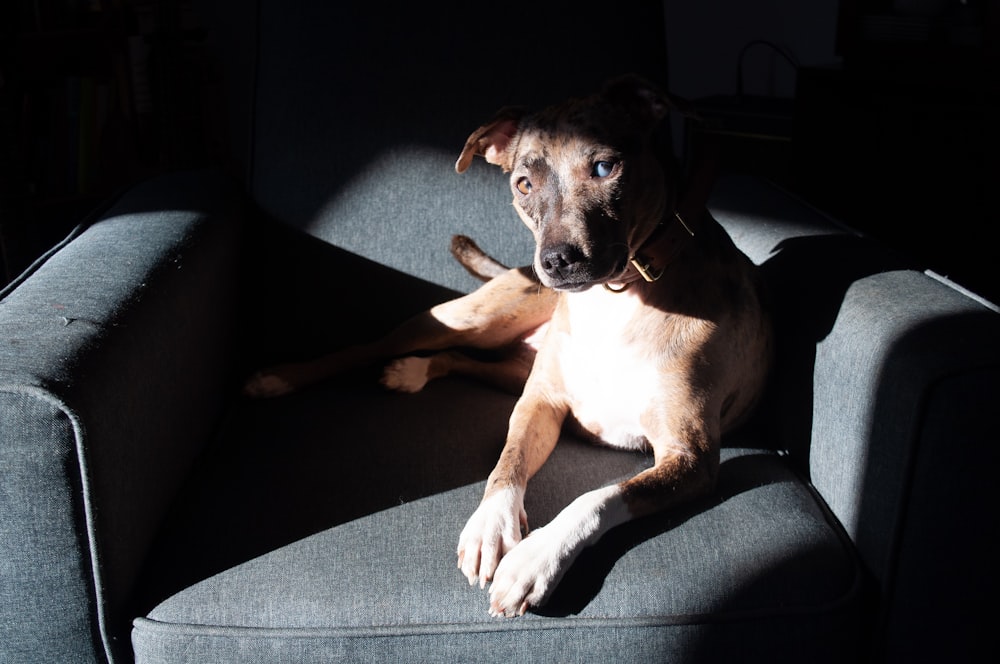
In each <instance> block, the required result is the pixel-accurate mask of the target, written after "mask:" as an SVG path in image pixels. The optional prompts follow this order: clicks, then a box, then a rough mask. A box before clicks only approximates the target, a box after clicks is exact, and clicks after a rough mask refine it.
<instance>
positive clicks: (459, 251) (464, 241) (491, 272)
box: [451, 235, 510, 281]
mask: <svg viewBox="0 0 1000 664" xmlns="http://www.w3.org/2000/svg"><path fill="white" fill-rule="evenodd" d="M451 255H452V256H454V257H455V260H457V261H458V262H459V263H461V264H462V267H464V268H465V269H466V270H468V271H469V274H471V275H472V276H474V277H475V278H476V279H480V280H482V281H489V280H490V279H492V278H493V277H498V276H500V275H501V274H503V273H504V272H507V271H508V270H510V268H509V267H507V266H506V265H504V264H503V263H501V262H500V261H498V260H496V259H495V258H493V257H492V256H490V255H489V254H487V253H486V252H485V251H483V250H482V249H480V248H479V245H478V244H476V243H475V242H474V241H473V240H472V238H470V237H466V236H465V235H455V236H454V237H452V238H451Z"/></svg>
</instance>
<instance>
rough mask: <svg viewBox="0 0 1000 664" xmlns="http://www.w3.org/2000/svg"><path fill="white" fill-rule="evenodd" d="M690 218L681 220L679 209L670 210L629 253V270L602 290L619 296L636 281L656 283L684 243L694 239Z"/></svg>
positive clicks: (693, 229)
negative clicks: (670, 212)
mask: <svg viewBox="0 0 1000 664" xmlns="http://www.w3.org/2000/svg"><path fill="white" fill-rule="evenodd" d="M694 218H695V217H693V216H689V217H687V218H685V217H684V216H681V213H680V211H679V210H674V213H673V215H671V216H670V217H668V218H667V219H665V220H663V221H661V222H660V223H659V224H657V226H656V228H655V229H653V232H652V233H651V234H650V235H649V237H647V238H646V239H645V240H643V242H642V244H641V245H639V248H638V249H636V250H635V251H634V252H633V253H632V255H631V256H630V257H629V260H628V262H629V266H630V269H629V270H628V271H627V272H626V273H625V274H624V275H622V277H621V278H619V279H616V280H615V281H614V284H615V286H612V285H611V284H609V283H605V284H604V287H605V288H606V289H607V290H609V291H611V292H612V293H621V292H622V291H624V290H626V289H627V288H628V287H629V286H631V285H632V283H633V282H636V281H638V280H639V279H642V280H643V281H645V282H647V283H653V282H655V281H658V280H659V279H660V277H662V276H663V273H664V272H665V271H666V269H667V266H668V265H669V264H670V263H671V262H673V260H674V258H676V256H677V253H678V252H679V251H680V250H681V247H683V245H684V243H685V241H686V240H687V239H688V238H692V237H694V234H695V228H694V225H693V224H692V223H691V221H690V220H691V219H694ZM671 222H673V223H671Z"/></svg>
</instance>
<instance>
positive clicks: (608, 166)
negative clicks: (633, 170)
mask: <svg viewBox="0 0 1000 664" xmlns="http://www.w3.org/2000/svg"><path fill="white" fill-rule="evenodd" d="M614 167H615V165H614V164H613V163H612V162H610V161H599V162H597V163H596V164H594V170H593V172H592V175H593V176H594V177H599V178H606V177H608V176H609V175H611V171H612V170H613V169H614Z"/></svg>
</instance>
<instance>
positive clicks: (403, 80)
mask: <svg viewBox="0 0 1000 664" xmlns="http://www.w3.org/2000/svg"><path fill="white" fill-rule="evenodd" d="M225 5H231V6H232V7H231V9H225V8H224V7H225ZM258 5H259V6H258V7H257V12H258V13H257V16H256V17H251V18H255V19H256V22H257V40H256V44H255V46H256V48H255V50H254V56H253V58H251V57H249V55H248V54H247V53H244V56H243V57H242V58H240V57H235V58H231V60H233V61H238V63H239V64H240V65H242V66H244V71H243V72H242V73H241V74H238V75H236V76H230V79H231V81H235V82H236V83H241V82H242V84H244V86H246V87H248V88H249V87H252V90H247V91H246V94H244V95H243V96H242V97H241V98H242V99H243V100H244V102H245V103H251V102H252V113H253V115H252V122H250V123H248V126H247V127H246V129H247V134H248V135H249V136H250V137H251V139H250V145H249V146H248V147H247V148H246V157H247V158H248V160H249V162H250V163H249V168H248V173H249V176H248V177H249V182H248V186H249V189H250V191H251V193H252V195H253V197H254V199H255V200H256V202H257V203H258V204H259V205H260V206H261V208H262V209H263V210H264V211H265V212H266V213H268V214H269V215H271V216H273V217H276V218H278V219H280V220H282V221H284V222H286V223H288V224H291V225H293V226H296V227H299V228H301V229H304V230H305V231H307V232H308V233H310V234H312V235H315V236H317V237H319V238H322V239H324V240H327V241H328V242H331V243H333V244H336V245H338V246H341V247H344V248H346V249H348V250H350V251H353V252H356V253H359V254H361V255H364V256H366V257H368V258H372V259H374V260H377V261H379V262H382V263H385V264H387V265H390V266H391V267H394V268H397V269H400V270H402V271H405V272H407V273H410V274H413V275H416V276H419V277H422V278H424V279H428V280H430V281H434V282H437V283H441V284H444V285H447V286H450V287H452V288H456V289H459V290H470V289H471V288H473V287H474V286H475V285H476V284H475V282H474V281H473V280H472V278H471V277H469V276H468V275H467V274H466V273H465V272H464V270H462V269H461V268H460V267H459V266H458V265H457V264H455V263H454V261H453V259H452V258H451V257H450V255H449V253H448V243H449V240H450V237H451V235H453V234H455V233H464V234H467V235H470V236H471V237H473V238H475V239H477V241H479V242H480V244H481V245H482V246H483V248H484V249H486V250H487V251H489V252H490V253H493V254H494V255H496V256H497V257H498V258H500V259H501V260H503V261H505V262H508V263H511V264H517V265H523V264H527V263H528V262H529V261H530V259H531V250H532V245H531V237H530V233H528V232H527V231H526V230H525V229H524V228H522V227H521V222H520V221H519V220H518V219H517V216H516V215H515V213H514V211H513V210H512V208H511V205H510V193H509V190H508V188H507V185H506V180H505V176H504V175H503V174H502V173H501V171H500V170H499V169H497V168H496V167H493V166H489V165H487V164H485V163H484V162H482V160H478V159H477V160H476V162H477V163H475V164H474V166H473V168H471V169H470V170H469V171H468V172H466V173H464V174H462V175H458V174H457V173H456V172H455V170H454V162H455V159H456V158H457V156H458V153H459V151H460V150H461V148H462V146H463V144H464V143H465V139H466V138H467V137H468V135H469V134H470V133H471V132H472V131H473V130H475V129H476V128H477V127H479V126H480V125H481V124H484V123H485V122H486V121H487V120H489V119H490V118H491V117H492V116H493V114H494V113H495V112H496V111H497V110H498V109H499V108H501V107H502V106H505V105H522V106H529V107H535V106H540V105H544V104H546V103H550V102H553V101H557V100H559V99H561V98H563V97H566V96H574V95H583V94H589V93H591V92H594V91H596V90H597V89H599V88H600V86H601V85H602V83H603V82H604V81H605V80H607V79H608V78H611V77H613V76H616V75H620V74H623V73H638V74H641V75H643V76H646V77H647V78H649V79H651V80H653V81H655V82H657V83H659V84H661V85H664V86H665V85H666V70H667V61H666V44H665V34H664V33H665V30H664V24H663V11H662V7H661V3H659V2H653V1H650V0H622V1H621V2H617V3H615V4H614V5H613V6H608V5H588V4H587V3H571V2H550V1H547V0H543V1H541V2H534V3H530V4H527V5H524V6H522V7H512V6H505V5H496V4H491V3H464V4H455V3H436V2H429V3H428V2H421V3H379V2H362V3H339V2H328V1H325V0H317V1H313V2H305V1H299V2H289V1H288V0H281V1H278V0H260V2H259V3H258ZM219 7H220V8H222V9H220V10H219V11H218V13H217V15H216V17H215V18H216V23H217V24H218V26H219V28H220V29H222V30H225V28H226V23H227V22H228V21H231V22H233V24H234V25H235V24H238V23H239V22H240V21H238V20H236V16H235V15H236V14H245V13H246V11H247V9H246V5H245V4H242V3H236V2H222V3H221V4H220V5H219ZM230 12H232V14H231V13H230ZM246 48H247V49H249V48H252V47H250V46H246ZM237 50H238V49H237ZM230 55H232V54H230ZM251 60H254V61H255V63H256V71H255V74H254V76H253V77H252V79H251V78H250V77H248V76H247V75H246V72H245V66H246V65H248V64H249V63H250V62H251ZM241 76H242V78H240V77H241ZM236 110H237V112H243V111H247V110H251V109H249V108H246V106H245V105H244V106H243V107H241V108H237V109H236Z"/></svg>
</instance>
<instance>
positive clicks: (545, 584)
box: [490, 444, 718, 617]
mask: <svg viewBox="0 0 1000 664" xmlns="http://www.w3.org/2000/svg"><path fill="white" fill-rule="evenodd" d="M653 447H654V454H655V457H656V461H655V463H654V465H653V467H652V468H649V469H647V470H645V471H643V472H641V473H639V474H638V475H636V476H635V477H633V478H631V479H629V480H626V481H624V482H622V483H620V484H617V485H614V486H608V487H604V488H602V489H596V490H593V491H588V492H587V493H585V494H583V495H582V496H580V497H579V498H577V499H576V500H574V501H573V502H572V503H570V504H569V505H568V506H566V507H565V508H564V509H563V510H562V511H561V512H560V513H559V514H558V515H556V517H555V518H554V519H553V520H552V521H551V522H550V523H548V524H547V525H545V526H544V527H542V528H538V529H537V530H535V531H534V532H532V533H531V534H530V535H529V536H528V537H525V538H524V540H523V541H521V543H520V544H518V545H517V546H516V547H514V548H513V549H512V550H511V551H510V552H509V553H508V554H507V555H506V556H504V558H503V560H501V561H500V564H499V566H498V567H497V570H496V572H495V573H494V575H493V584H492V585H491V586H490V614H491V615H493V616H497V617H500V616H518V615H523V614H524V613H525V611H527V610H528V609H529V608H531V607H535V606H541V605H542V604H544V603H545V602H546V601H548V599H549V596H550V595H551V594H552V592H553V591H554V590H555V588H556V586H557V585H558V584H559V582H560V580H561V579H562V577H563V575H564V574H565V573H566V571H567V570H568V569H569V568H570V566H571V565H572V564H573V562H574V561H575V560H576V558H577V556H578V555H579V554H580V552H581V551H583V550H584V549H585V548H586V547H588V546H590V545H592V544H594V543H596V542H597V541H598V540H599V539H600V538H601V537H602V536H603V535H604V534H605V533H606V532H608V531H609V530H611V529H612V528H614V527H615V526H618V525H620V524H622V523H625V522H627V521H630V520H631V519H634V518H636V517H638V516H643V515H646V514H650V513H653V512H657V511H659V510H662V509H664V508H666V507H669V506H672V505H675V504H677V503H678V502H681V501H684V500H688V499H690V498H691V497H693V496H695V495H698V494H702V493H704V492H705V491H707V490H709V489H710V488H711V486H712V484H713V482H714V476H715V474H716V468H717V466H718V462H717V460H714V461H713V459H712V454H711V453H708V454H704V455H701V454H698V453H694V454H691V453H690V452H688V451H687V450H684V449H678V448H683V446H679V445H676V446H675V445H666V446H662V447H661V446H657V445H656V444H654V446H653Z"/></svg>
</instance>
